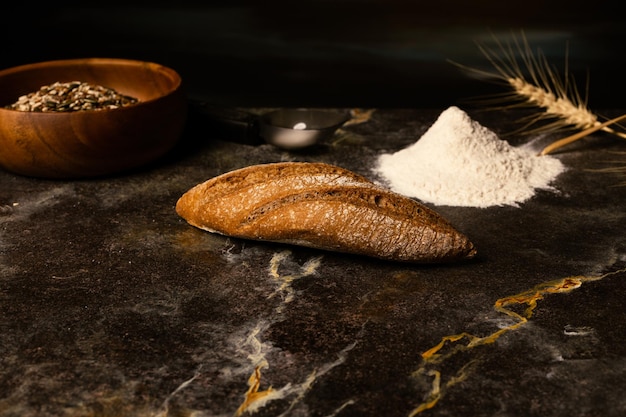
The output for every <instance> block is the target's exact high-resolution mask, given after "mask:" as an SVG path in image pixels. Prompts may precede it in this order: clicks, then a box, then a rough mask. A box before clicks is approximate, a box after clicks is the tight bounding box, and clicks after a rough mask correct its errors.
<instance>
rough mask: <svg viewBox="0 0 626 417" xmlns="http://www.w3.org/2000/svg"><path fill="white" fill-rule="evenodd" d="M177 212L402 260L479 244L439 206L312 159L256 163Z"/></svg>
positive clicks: (228, 227) (207, 224)
mask: <svg viewBox="0 0 626 417" xmlns="http://www.w3.org/2000/svg"><path fill="white" fill-rule="evenodd" d="M176 212H177V213H178V214H179V215H180V216H181V217H183V218H184V219H185V220H187V222H188V223H189V224H191V225H193V226H195V227H198V228H200V229H203V230H207V231H210V232H214V233H219V234H223V235H227V236H233V237H237V238H243V239H254V240H262V241H271V242H280V243H289V244H295V245H300V246H307V247H312V248H317V249H323V250H330V251H336V252H344V253H352V254H359V255H366V256H371V257H375V258H380V259H386V260H392V261H403V262H420V263H432V262H450V261H458V260H462V259H469V258H472V257H473V256H474V255H475V254H476V249H475V248H474V245H473V244H472V242H470V241H469V239H468V238H467V237H466V236H464V235H463V234H462V233H460V232H458V231H457V230H456V229H455V228H454V227H453V226H452V225H451V224H450V223H449V222H448V221H447V220H445V219H444V218H443V217H442V216H441V215H439V214H438V213H437V212H435V211H434V210H432V209H430V208H428V207H426V206H424V205H423V204H420V203H419V202H417V201H415V200H413V199H410V198H408V197H404V196H402V195H399V194H397V193H394V192H391V191H389V190H387V189H386V188H383V187H380V186H378V185H376V184H374V183H372V182H371V181H369V180H368V179H367V178H365V177H363V176H360V175H358V174H356V173H354V172H352V171H349V170H346V169H343V168H340V167H337V166H333V165H328V164H324V163H313V162H280V163H270V164H261V165H253V166H249V167H246V168H242V169H238V170H235V171H231V172H227V173H225V174H222V175H220V176H217V177H215V178H212V179H210V180H208V181H206V182H204V183H201V184H198V185H196V186H195V187H193V188H192V189H190V190H189V191H187V192H186V193H185V194H183V196H181V198H180V199H179V200H178V202H177V204H176Z"/></svg>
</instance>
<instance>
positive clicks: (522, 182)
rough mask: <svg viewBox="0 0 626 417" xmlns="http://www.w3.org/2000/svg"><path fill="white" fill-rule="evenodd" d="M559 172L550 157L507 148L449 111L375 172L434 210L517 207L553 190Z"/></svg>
mask: <svg viewBox="0 0 626 417" xmlns="http://www.w3.org/2000/svg"><path fill="white" fill-rule="evenodd" d="M564 170H565V168H564V166H563V164H562V163H561V161H559V160H558V159H556V158H554V157H552V156H548V155H545V156H537V152H536V151H534V150H532V149H530V148H529V147H513V146H511V145H510V144H509V143H508V142H506V141H504V140H502V139H500V138H499V137H498V135H497V134H496V133H494V132H493V131H491V130H489V129H487V128H486V127H484V126H482V125H480V124H479V123H478V122H476V121H474V120H472V119H471V118H470V117H469V116H468V115H467V114H466V113H465V112H464V111H463V110H461V109H459V108H458V107H455V106H452V107H450V108H448V109H446V110H445V111H443V112H442V113H441V114H440V115H439V118H438V119H437V120H436V122H435V123H434V124H433V125H432V126H431V127H430V128H429V129H428V130H427V131H426V133H424V135H423V136H422V137H421V138H420V139H419V140H418V141H417V142H415V143H414V144H413V145H410V146H409V147H407V148H405V149H403V150H400V151H398V152H396V153H393V154H383V155H380V156H379V158H378V163H377V166H376V168H375V171H376V172H377V173H378V174H379V175H381V176H382V177H383V178H384V179H385V180H387V182H388V183H389V187H390V188H391V189H392V190H393V191H395V192H398V193H400V194H404V195H406V196H409V197H414V198H417V199H419V200H422V201H425V202H430V203H433V204H436V205H448V206H465V207H489V206H502V205H510V206H519V204H520V203H523V202H525V201H527V200H528V199H530V198H531V197H533V196H534V195H535V192H536V190H537V189H545V190H551V191H555V189H554V188H553V187H552V186H551V183H552V182H553V181H554V179H555V178H556V177H557V176H558V175H559V174H560V173H561V172H563V171H564Z"/></svg>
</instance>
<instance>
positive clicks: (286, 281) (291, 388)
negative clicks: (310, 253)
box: [235, 251, 363, 417]
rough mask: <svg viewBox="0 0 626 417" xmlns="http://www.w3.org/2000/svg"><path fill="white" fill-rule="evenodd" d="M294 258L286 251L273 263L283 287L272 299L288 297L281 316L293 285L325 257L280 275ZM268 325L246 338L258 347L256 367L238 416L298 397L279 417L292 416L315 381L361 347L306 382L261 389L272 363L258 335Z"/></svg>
mask: <svg viewBox="0 0 626 417" xmlns="http://www.w3.org/2000/svg"><path fill="white" fill-rule="evenodd" d="M290 256H291V252H290V251H283V252H278V253H275V254H274V256H272V259H271V260H270V266H269V275H270V276H271V277H272V278H273V279H274V280H275V281H276V282H277V283H278V284H279V285H278V288H277V289H276V291H275V292H274V293H273V294H272V295H270V296H269V297H268V298H271V297H273V296H275V295H276V294H284V296H283V300H282V303H281V304H280V305H279V307H278V308H277V309H276V312H277V313H279V314H280V313H282V309H283V307H284V306H285V305H287V304H288V303H289V302H291V301H292V300H293V297H294V296H295V292H294V291H293V289H292V287H291V284H292V283H293V282H294V281H295V280H297V279H299V278H303V277H306V276H309V275H312V274H314V273H315V272H316V271H317V269H318V268H319V266H320V265H321V259H322V257H317V258H313V259H310V260H308V261H307V262H305V263H304V264H303V265H302V266H301V267H300V271H299V272H296V273H289V274H285V275H282V274H281V273H280V269H281V266H284V263H286V262H287V261H289V257H290ZM268 326H269V324H268V323H265V324H262V323H260V324H258V325H257V326H256V327H255V328H254V329H253V330H252V332H251V334H250V335H249V336H248V337H247V339H246V344H247V345H250V346H252V347H253V348H254V352H253V353H251V354H249V355H248V358H249V359H251V360H252V362H253V364H254V370H253V372H252V374H251V375H250V376H249V377H248V390H247V391H246V393H245V395H244V401H243V402H242V403H241V405H240V406H239V407H238V408H237V411H236V413H235V416H236V417H239V416H242V415H243V414H245V413H248V414H250V413H254V412H255V411H257V410H259V409H260V408H262V407H264V406H265V405H266V404H267V403H269V402H270V401H272V400H276V399H282V398H286V397H288V396H290V395H294V396H295V398H294V399H293V400H292V401H291V403H290V405H289V407H288V408H287V410H286V411H284V412H283V413H282V414H280V416H278V417H283V416H287V415H289V413H290V411H291V410H292V409H293V408H294V407H295V406H296V404H298V403H299V402H300V401H302V399H303V398H304V397H305V395H306V393H307V392H308V391H309V390H310V389H311V387H312V386H313V384H314V383H315V381H316V380H317V379H318V378H319V377H321V376H323V375H324V374H326V373H327V372H329V371H330V370H331V369H333V368H335V367H336V366H339V365H341V364H343V363H344V362H345V361H346V358H347V356H348V353H349V352H350V351H351V350H352V349H353V348H354V347H355V346H356V345H357V342H353V343H350V344H349V345H348V346H346V347H345V348H344V349H342V350H341V351H340V352H339V353H338V354H337V358H336V359H335V360H334V361H332V362H329V363H326V364H324V365H322V366H320V367H319V368H317V369H313V370H312V371H311V372H309V374H308V375H307V376H306V378H305V379H304V381H302V382H299V383H293V384H292V383H288V384H286V385H285V386H283V387H282V388H280V389H274V388H273V387H272V386H271V385H270V386H269V388H267V389H264V390H261V376H262V375H261V370H262V369H263V368H267V367H269V362H268V360H267V358H266V357H265V355H264V354H263V349H262V346H263V343H262V342H261V341H260V340H259V338H258V335H259V334H260V333H262V332H263V331H264V330H266V329H267V327H268ZM362 332H363V329H361V332H360V333H359V335H361V334H362ZM353 403H354V401H353V400H348V401H346V402H344V403H343V404H342V405H341V406H340V407H339V409H337V410H336V411H335V413H333V414H332V415H334V414H337V413H338V412H339V411H341V410H343V409H344V408H346V407H348V406H349V405H351V404H353Z"/></svg>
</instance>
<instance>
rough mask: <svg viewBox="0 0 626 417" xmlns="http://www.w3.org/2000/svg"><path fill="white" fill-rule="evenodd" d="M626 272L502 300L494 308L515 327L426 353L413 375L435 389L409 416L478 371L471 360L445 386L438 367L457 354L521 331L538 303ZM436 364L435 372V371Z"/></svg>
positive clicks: (465, 336)
mask: <svg viewBox="0 0 626 417" xmlns="http://www.w3.org/2000/svg"><path fill="white" fill-rule="evenodd" d="M624 272H626V269H621V270H618V271H614V272H609V273H606V274H603V275H600V276H596V277H586V276H572V277H567V278H563V279H559V280H555V281H548V282H544V283H541V284H539V285H536V286H535V287H533V288H531V289H529V290H526V291H523V292H521V293H519V294H515V295H511V296H507V297H503V298H500V299H498V300H497V301H496V302H495V303H494V306H493V307H494V309H495V310H496V311H497V312H499V313H502V314H505V315H507V316H509V317H511V318H513V319H514V320H515V321H514V322H513V324H511V325H509V326H506V327H503V328H501V329H499V330H497V331H495V332H493V333H491V334H489V335H487V336H483V337H479V336H475V335H473V334H470V333H467V332H463V333H459V334H455V335H450V336H444V337H443V338H442V339H441V341H440V342H439V343H437V344H436V345H435V346H433V347H432V348H430V349H428V350H426V351H425V352H423V353H422V355H421V356H422V360H423V362H422V366H421V367H420V368H419V369H417V370H416V371H414V372H413V374H412V376H413V377H414V378H424V377H428V378H432V383H431V389H430V392H429V393H428V395H427V396H426V399H425V400H424V401H423V402H422V403H421V404H419V405H418V406H417V407H416V408H415V409H413V410H412V411H411V412H410V413H409V417H414V416H416V415H418V414H420V413H422V412H423V411H426V410H428V409H430V408H433V407H434V406H435V405H437V403H438V402H439V400H441V398H442V397H443V396H444V394H445V391H446V389H448V388H450V387H452V386H454V385H456V384H457V383H459V382H461V381H463V380H465V379H466V378H467V377H468V376H469V375H470V374H471V373H472V372H473V370H474V369H475V368H476V366H477V364H478V361H477V360H476V359H473V360H470V361H468V362H467V363H466V364H465V365H464V366H463V367H462V368H461V369H460V370H459V371H458V372H457V374H456V375H453V376H451V377H449V378H448V380H447V382H446V383H445V384H442V381H441V379H442V373H441V371H440V370H438V369H436V365H440V364H442V363H444V362H445V361H446V360H448V359H450V358H452V357H453V356H454V355H456V354H457V353H460V352H466V351H470V350H471V349H473V348H475V347H477V346H483V345H487V344H491V343H494V342H495V341H496V340H497V339H498V338H499V337H500V336H502V335H503V334H505V333H507V332H510V331H513V330H517V329H519V328H520V327H522V326H523V325H524V324H526V323H527V322H528V320H529V319H530V318H531V317H532V315H533V312H534V311H535V309H536V308H537V303H538V302H539V301H541V300H542V299H543V298H544V297H545V296H546V295H550V294H562V293H567V292H570V291H573V290H575V289H577V288H579V287H580V286H581V285H583V283H585V282H590V281H598V280H601V279H603V278H605V277H607V276H609V275H615V274H619V273H624ZM516 306H522V307H524V306H525V308H524V310H523V312H522V313H517V312H515V311H514V310H513V308H515V307H516ZM444 348H445V349H446V351H445V352H443V351H444ZM434 365H435V369H431V368H432V367H433V366H434Z"/></svg>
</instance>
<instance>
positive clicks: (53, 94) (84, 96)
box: [6, 81, 139, 112]
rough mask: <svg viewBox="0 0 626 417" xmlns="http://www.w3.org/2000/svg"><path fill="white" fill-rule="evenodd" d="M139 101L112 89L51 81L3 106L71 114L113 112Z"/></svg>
mask: <svg viewBox="0 0 626 417" xmlns="http://www.w3.org/2000/svg"><path fill="white" fill-rule="evenodd" d="M138 101H139V100H138V99H136V98H134V97H130V96H126V95H124V94H120V93H118V92H117V91H115V90H114V89H112V88H107V87H104V86H101V85H95V84H90V83H86V82H80V81H71V82H66V83H63V82H55V83H52V84H49V85H44V86H42V87H41V88H40V89H39V90H38V91H34V92H32V93H29V94H26V95H23V96H21V97H20V98H18V100H17V101H16V102H15V103H13V104H10V105H8V106H6V108H7V109H11V110H18V111H31V112H72V111H80V110H104V109H117V108H119V107H125V106H130V105H132V104H135V103H137V102H138Z"/></svg>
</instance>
